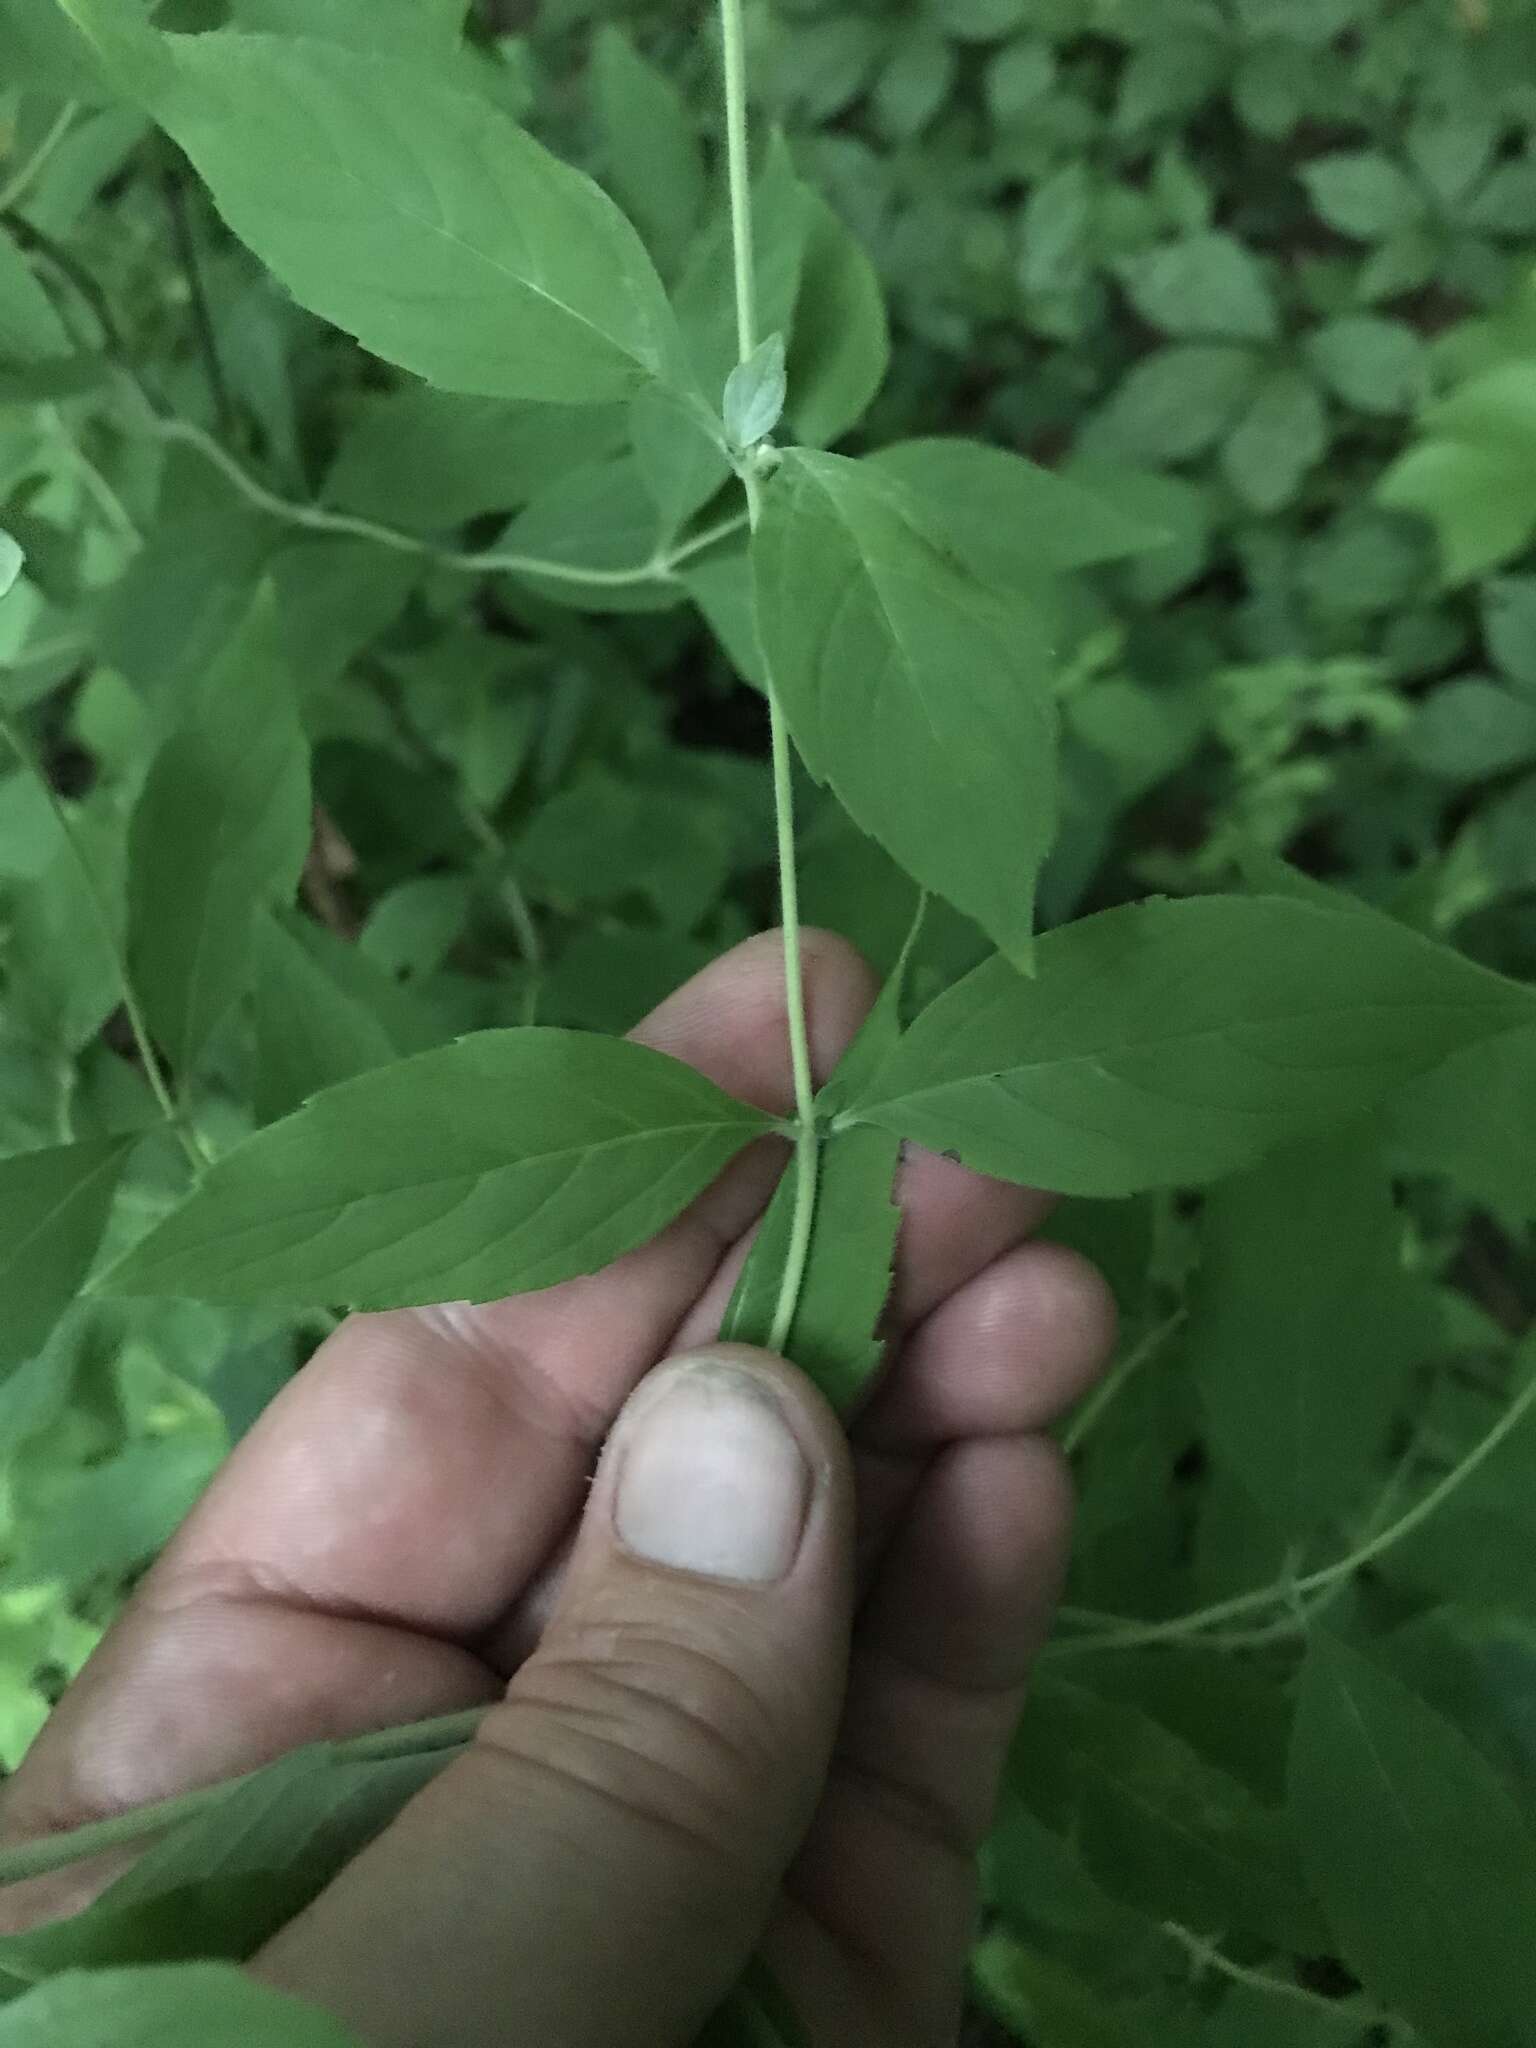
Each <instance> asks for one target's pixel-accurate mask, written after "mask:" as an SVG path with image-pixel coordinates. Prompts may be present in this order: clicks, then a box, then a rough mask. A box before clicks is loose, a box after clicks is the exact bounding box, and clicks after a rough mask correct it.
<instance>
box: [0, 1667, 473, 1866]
mask: <svg viewBox="0 0 1536 2048" xmlns="http://www.w3.org/2000/svg"><path fill="white" fill-rule="evenodd" d="M484 1713H485V1709H484V1708H483V1707H471V1708H469V1709H467V1710H466V1711H465V1712H464V1713H460V1714H439V1715H437V1716H435V1717H434V1718H433V1719H432V1720H430V1721H413V1722H411V1723H410V1724H409V1726H407V1727H403V1728H377V1729H372V1730H370V1732H369V1733H368V1734H366V1735H354V1736H351V1737H349V1738H348V1739H347V1740H345V1741H342V1742H316V1743H308V1744H306V1745H305V1746H304V1748H303V1749H301V1750H297V1751H294V1752H293V1754H294V1755H298V1756H302V1755H305V1754H306V1753H313V1754H315V1755H322V1754H326V1755H329V1756H330V1757H331V1758H332V1760H333V1761H334V1762H336V1763H338V1764H357V1763H384V1762H388V1761H389V1760H390V1759H391V1758H395V1757H404V1756H426V1755H431V1754H433V1753H435V1752H436V1751H438V1750H448V1749H457V1748H459V1747H461V1746H462V1745H463V1744H465V1743H467V1742H469V1741H470V1740H471V1739H472V1738H473V1736H474V1733H475V1730H476V1729H477V1728H478V1727H479V1725H480V1722H481V1719H482V1718H483V1716H484ZM262 1768H263V1769H266V1768H270V1766H263V1767H262ZM261 1775H262V1771H261V1770H260V1769H258V1770H254V1771H245V1772H242V1773H241V1775H240V1776H239V1777H238V1778H224V1779H221V1780H220V1781H219V1782H218V1783H217V1784H213V1785H200V1786H199V1787H198V1788H197V1790H196V1791H195V1792H183V1793H180V1794H179V1795H178V1796H177V1797H176V1798H174V1799H157V1800H156V1801H155V1802H154V1803H153V1804H152V1805H150V1806H133V1807H130V1808H129V1809H128V1811H127V1812H126V1813H114V1814H111V1815H109V1816H108V1818H107V1819H105V1820H94V1821H89V1822H87V1824H86V1825H85V1826H84V1827H80V1828H70V1829H69V1830H68V1831H67V1832H66V1833H64V1834H57V1835H45V1836H44V1837H43V1839H42V1840H41V1841H37V1842H22V1843H19V1844H18V1845H17V1846H16V1847H15V1848H14V1849H5V1850H0V1886H4V1885H10V1884H20V1883H22V1882H23V1881H24V1880H25V1879H27V1878H31V1877H43V1876H46V1875H47V1873H48V1872H49V1871H51V1870H63V1869H65V1868H67V1866H68V1865H69V1864H71V1863H80V1862H83V1861H84V1860H85V1858H86V1857H88V1856H100V1855H102V1854H103V1853H104V1852H105V1851H106V1850H108V1849H119V1848H121V1847H122V1846H123V1845H124V1843H126V1842H138V1841H142V1840H143V1839H144V1838H145V1836H147V1835H163V1834H164V1833H165V1832H166V1830H167V1829H168V1828H174V1827H179V1826H181V1825H182V1823H183V1822H185V1821H189V1820H196V1819H197V1818H198V1816H199V1815H200V1814H204V1813H207V1812H208V1810H209V1809H210V1808H211V1807H215V1806H218V1805H220V1804H221V1803H222V1802H223V1801H224V1800H226V1799H227V1798H228V1797H229V1796H230V1794H231V1793H232V1792H235V1791H238V1789H239V1788H240V1787H241V1786H242V1785H247V1784H249V1783H250V1782H251V1780H252V1779H254V1778H259V1777H260V1776H261Z"/></svg>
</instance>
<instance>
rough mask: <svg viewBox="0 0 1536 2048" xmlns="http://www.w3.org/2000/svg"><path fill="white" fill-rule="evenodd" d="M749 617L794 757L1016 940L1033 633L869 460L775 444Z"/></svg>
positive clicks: (1040, 852)
mask: <svg viewBox="0 0 1536 2048" xmlns="http://www.w3.org/2000/svg"><path fill="white" fill-rule="evenodd" d="M753 556H754V576H755V584H756V598H757V622H758V631H759V633H760V635H761V638H762V643H763V650H764V653H765V655H766V657H767V661H768V666H769V670H770V673H771V675H772V679H773V684H774V687H775V689H776V690H777V691H778V693H779V695H780V697H781V699H782V701H783V704H784V708H785V711H786V713H787V716H788V718H789V723H790V729H791V731H792V732H793V734H794V737H795V744H796V746H797V747H798V748H799V750H800V753H801V755H802V757H803V758H804V760H805V763H806V766H807V767H808V768H809V769H810V771H811V773H812V774H813V775H814V776H815V777H816V778H817V780H818V781H820V782H825V783H828V784H830V785H831V787H832V788H833V789H834V790H835V791H836V793H837V795H838V796H839V798H840V799H841V800H842V802H843V804H844V806H845V807H846V808H847V810H848V811H849V812H850V813H851V815H852V816H853V818H854V820H855V822H856V823H857V824H859V825H860V826H861V827H862V828H863V829H864V830H865V831H866V832H868V833H869V834H870V836H871V837H872V838H875V839H878V840H879V841H880V843H881V845H883V846H884V847H885V848H886V850H887V851H888V852H889V853H891V854H892V855H893V856H894V857H895V858H896V860H897V861H899V862H900V864H901V865H902V866H903V867H904V868H906V870H907V871H908V873H909V874H911V875H913V876H914V877H915V878H916V879H917V880H918V881H920V882H922V883H923V884H924V885H925V886H926V887H928V888H931V889H934V890H936V891H937V892H938V893H939V894H940V895H943V896H946V897H948V898H949V900H950V901H951V902H952V903H954V904H955V905H956V906H957V907H958V908H959V909H961V910H964V911H966V912H967V913H968V914H969V915H970V916H972V917H974V918H975V919H976V920H977V922H978V923H979V924H981V925H983V926H984V927H985V928H986V930H987V931H988V932H989V933H990V935H991V936H992V937H993V938H994V939H995V940H996V941H997V943H998V944H999V945H1000V946H1001V947H1002V948H1003V950H1004V951H1005V952H1006V953H1008V954H1009V956H1010V957H1011V958H1013V959H1015V960H1023V959H1024V958H1026V957H1027V955H1028V951H1029V946H1030V940H1031V934H1032V932H1033V927H1034V890H1035V877H1036V874H1037V872H1038V869H1039V866H1040V862H1041V860H1042V859H1043V857H1044V855H1045V851H1046V848H1047V847H1048V846H1049V844H1050V838H1051V832H1052V828H1053V824H1054V812H1055V777H1054V767H1053V759H1052V755H1053V747H1054V736H1055V718H1054V712H1053V708H1052V703H1051V697H1050V691H1049V681H1048V677H1049V669H1050V657H1049V651H1048V649H1047V648H1046V647H1045V645H1044V644H1043V642H1042V641H1041V639H1040V638H1039V637H1038V636H1037V634H1036V631H1035V628H1034V627H1033V625H1032V622H1031V620H1030V618H1029V617H1028V615H1027V614H1026V613H1025V612H1024V611H1023V610H1022V608H1021V607H1019V606H1017V605H1014V606H1010V605H1009V604H1007V603H1006V602H1005V601H1003V600H1002V599H1001V598H999V597H997V596H995V595H994V594H993V593H992V592H991V591H989V590H988V589H987V588H986V587H985V586H984V585H982V584H981V583H979V582H977V581H976V580H975V579H974V578H972V577H970V576H968V575H967V574H966V573H965V571H964V570H963V569H962V568H961V567H960V566H959V565H958V564H957V563H956V562H955V561H953V560H952V559H951V558H950V557H948V556H947V555H946V554H944V553H943V552H942V551H941V550H940V548H939V547H938V546H936V545H935V544H934V542H933V541H932V540H931V539H930V538H929V535H928V532H927V529H926V524H925V520H924V517H923V512H922V508H921V506H920V504H919V503H918V502H916V501H914V499H912V498H911V497H910V496H909V494H908V493H907V492H906V491H905V490H904V489H903V488H902V487H901V486H900V485H899V484H896V483H894V482H892V481H891V480H889V479H887V478H885V477H882V476H881V475H879V473H878V472H877V471H875V470H873V469H872V468H870V467H869V466H868V465H865V464H861V463H855V462H849V461H846V460H844V459H843V458H842V457H840V456H836V455H819V454H813V453H811V452H809V451H806V450H803V449H797V450H793V451H791V453H790V454H789V455H787V456H786V457H785V459H784V462H783V465H782V468H781V472H780V474H779V475H778V476H776V477H775V478H774V479H773V481H772V484H771V486H770V488H769V490H768V493H767V503H766V507H765V510H764V514H763V520H762V524H761V527H760V528H759V531H758V534H757V536H756V540H755V544H754V549H753Z"/></svg>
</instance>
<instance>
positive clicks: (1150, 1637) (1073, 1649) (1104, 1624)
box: [1046, 1372, 1536, 1657]
mask: <svg viewBox="0 0 1536 2048" xmlns="http://www.w3.org/2000/svg"><path fill="white" fill-rule="evenodd" d="M1533 1407H1536V1372H1533V1373H1532V1374H1531V1377H1530V1378H1529V1379H1528V1380H1527V1382H1526V1384H1525V1385H1524V1386H1523V1387H1522V1388H1521V1389H1520V1392H1519V1393H1518V1394H1517V1395H1516V1396H1515V1398H1514V1400H1513V1401H1511V1403H1510V1404H1509V1406H1508V1407H1507V1408H1506V1409H1505V1411H1504V1413H1503V1414H1502V1415H1501V1416H1500V1417H1499V1419H1498V1421H1497V1422H1495V1423H1494V1425H1493V1427H1492V1428H1491V1429H1490V1430H1489V1431H1488V1433H1487V1435H1486V1436H1483V1437H1481V1438H1479V1440H1478V1441H1477V1442H1476V1443H1475V1444H1474V1445H1473V1446H1472V1448H1471V1450H1469V1451H1468V1452H1467V1453H1466V1455H1465V1456H1464V1457H1463V1458H1461V1459H1460V1460H1459V1461H1458V1463H1457V1464H1455V1465H1454V1466H1453V1467H1452V1468H1451V1470H1450V1471H1449V1472H1447V1473H1446V1475H1445V1476H1444V1478H1443V1479H1441V1480H1439V1481H1438V1482H1437V1483H1436V1484H1435V1485H1434V1486H1432V1487H1431V1488H1430V1489H1429V1491H1428V1493H1426V1494H1424V1495H1423V1496H1422V1497H1421V1498H1420V1499H1419V1500H1417V1501H1415V1502H1414V1504H1413V1506H1412V1507H1411V1508H1409V1509H1408V1510H1407V1512H1406V1513H1404V1514H1401V1515H1399V1516H1398V1518H1397V1520H1396V1521H1395V1522H1391V1523H1389V1524H1388V1525H1387V1527H1386V1528H1384V1529H1381V1530H1379V1531H1378V1532H1377V1533H1376V1534H1375V1535H1374V1536H1370V1537H1368V1538H1367V1539H1366V1540H1365V1541H1364V1542H1363V1543H1361V1544H1359V1545H1357V1546H1356V1548H1355V1549H1353V1550H1351V1551H1349V1552H1348V1553H1347V1554H1346V1555H1345V1556H1343V1557H1340V1558H1335V1559H1334V1561H1333V1563H1332V1564H1325V1565H1322V1566H1321V1567H1320V1568H1319V1569H1318V1570H1317V1571H1315V1572H1307V1573H1305V1574H1303V1576H1302V1577H1301V1578H1299V1579H1287V1580H1286V1581H1284V1583H1276V1584H1274V1585H1269V1586H1260V1587H1257V1588H1255V1590H1254V1591H1253V1592H1251V1593H1237V1594H1234V1595H1233V1597H1232V1598H1231V1599H1230V1600H1217V1601H1215V1602H1213V1604H1212V1605H1211V1606H1209V1607H1199V1608H1196V1609H1195V1610H1194V1612H1193V1613H1190V1614H1176V1615H1173V1616H1172V1617H1170V1618H1169V1619H1168V1620H1167V1621H1145V1622H1127V1621H1124V1620H1123V1619H1122V1618H1121V1617H1120V1616H1118V1615H1109V1614H1098V1613H1095V1612H1094V1611H1093V1610H1092V1609H1088V1608H1081V1607H1063V1608H1062V1609H1061V1618H1062V1620H1063V1621H1067V1622H1071V1623H1074V1624H1076V1625H1077V1626H1078V1627H1079V1628H1081V1629H1083V1630H1084V1631H1085V1633H1084V1634H1082V1635H1080V1636H1073V1637H1069V1638H1068V1639H1067V1640H1066V1641H1065V1642H1060V1643H1053V1644H1051V1645H1050V1646H1049V1648H1048V1650H1047V1652H1046V1654H1047V1655H1048V1656H1051V1657H1075V1656H1081V1655H1082V1654H1084V1652H1087V1651H1107V1650H1134V1649H1140V1648H1142V1647H1143V1646H1144V1645H1146V1644H1150V1643H1172V1642H1178V1641H1180V1640H1181V1639H1182V1638H1184V1637H1186V1636H1196V1635H1201V1634H1203V1633H1204V1632H1205V1631H1206V1630H1207V1629H1212V1628H1218V1627H1219V1626H1220V1625H1221V1624H1222V1623H1223V1622H1227V1621H1239V1620H1241V1619H1242V1618H1243V1617H1244V1616H1245V1615H1249V1614H1259V1613H1263V1612H1264V1611H1265V1609H1267V1608H1271V1607H1278V1606H1285V1605H1288V1604H1290V1603H1291V1602H1293V1601H1298V1600H1305V1599H1306V1598H1307V1597H1308V1596H1309V1595H1310V1594H1313V1593H1324V1592H1327V1591H1328V1590H1329V1589H1330V1588H1332V1587H1335V1586H1337V1585H1338V1584H1339V1583H1340V1582H1341V1581H1342V1580H1345V1579H1349V1578H1352V1577H1353V1576H1354V1574H1355V1573H1356V1572H1359V1571H1363V1570H1364V1569H1365V1567H1366V1566H1367V1565H1370V1564H1374V1563H1375V1561H1376V1559H1377V1558H1378V1557H1381V1556H1382V1555H1383V1554H1384V1553H1385V1552H1386V1551H1388V1550H1390V1549H1392V1547H1393V1546H1394V1545H1395V1544H1398V1543H1401V1542H1402V1541H1403V1539H1404V1538H1405V1537H1407V1536H1411V1535H1412V1534H1413V1532H1414V1531H1415V1530H1416V1529H1418V1528H1421V1527H1422V1526H1423V1524H1424V1523H1425V1522H1427V1521H1428V1520H1429V1518H1430V1517H1431V1515H1434V1514H1436V1513H1437V1512H1438V1511H1439V1509H1440V1508H1442V1507H1443V1506H1444V1505H1445V1503H1446V1501H1447V1500H1449V1499H1450V1497H1451V1495H1452V1494H1453V1493H1455V1492H1456V1490H1457V1488H1458V1487H1460V1486H1462V1485H1464V1484H1465V1483H1466V1481H1467V1480H1468V1479H1470V1478H1471V1476H1472V1474H1473V1473H1474V1472H1475V1471H1476V1470H1477V1468H1478V1467H1479V1465H1481V1464H1482V1463H1483V1462H1484V1461H1485V1460H1486V1459H1487V1458H1490V1457H1491V1456H1492V1455H1493V1453H1494V1452H1495V1451H1496V1450H1497V1449H1498V1447H1499V1445H1500V1444H1502V1443H1503V1442H1504V1440H1505V1439H1506V1437H1508V1436H1510V1435H1511V1434H1512V1433H1513V1432H1514V1431H1515V1430H1516V1429H1518V1428H1519V1426H1520V1424H1521V1423H1522V1422H1523V1421H1524V1420H1525V1418H1526V1416H1527V1415H1528V1414H1529V1413H1530V1411H1531V1409H1532V1408H1533ZM1305 1619H1306V1617H1304V1616H1299V1617H1297V1619H1296V1620H1295V1621H1294V1622H1293V1623H1292V1627H1293V1628H1296V1629H1299V1628H1301V1627H1304V1625H1305ZM1268 1633H1269V1632H1268V1631H1265V1635H1266V1637H1267V1635H1268Z"/></svg>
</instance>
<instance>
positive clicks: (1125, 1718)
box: [1012, 1679, 1322, 1949]
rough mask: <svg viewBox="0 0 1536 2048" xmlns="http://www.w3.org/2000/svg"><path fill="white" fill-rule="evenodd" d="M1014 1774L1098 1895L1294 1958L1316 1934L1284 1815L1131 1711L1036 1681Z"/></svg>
mask: <svg viewBox="0 0 1536 2048" xmlns="http://www.w3.org/2000/svg"><path fill="white" fill-rule="evenodd" d="M1012 1773H1013V1780H1014V1783H1015V1784H1016V1786H1017V1789H1018V1791H1019V1793H1020V1796H1021V1797H1022V1798H1024V1799H1026V1800H1027V1801H1028V1803H1029V1805H1030V1806H1031V1807H1032V1808H1033V1809H1034V1811H1035V1812H1036V1813H1037V1814H1038V1815H1039V1816H1040V1818H1041V1819H1042V1820H1044V1821H1045V1822H1046V1823H1047V1825H1048V1826H1050V1827H1052V1828H1053V1829H1055V1830H1056V1831H1057V1833H1059V1834H1064V1835H1066V1836H1067V1837H1068V1838H1069V1839H1070V1840H1071V1841H1072V1842H1073V1843H1074V1844H1075V1845H1076V1847H1077V1850H1078V1853H1079V1855H1080V1856H1081V1857H1082V1860H1083V1862H1084V1863H1085V1864H1086V1865H1087V1867H1088V1870H1089V1872H1090V1873H1091V1874H1092V1876H1093V1877H1094V1878H1095V1879H1096V1880H1097V1881H1098V1883H1099V1884H1100V1885H1101V1886H1102V1887H1103V1888H1104V1890H1105V1891H1107V1892H1109V1893H1110V1894H1111V1896H1113V1897H1115V1898H1117V1899H1123V1900H1124V1901H1125V1902H1126V1903H1127V1904H1129V1905H1132V1906H1136V1907H1139V1908H1140V1909H1141V1911H1143V1912H1145V1913H1148V1914H1150V1915H1151V1916H1152V1917H1153V1918H1154V1919H1156V1920H1178V1921H1182V1922H1184V1923H1185V1924H1187V1925H1189V1926H1193V1927H1207V1928H1211V1927H1215V1928H1223V1929H1226V1928H1243V1929H1246V1930H1248V1931H1249V1932H1251V1933H1254V1934H1261V1935H1264V1936H1265V1937H1266V1938H1267V1939H1269V1940H1270V1941H1274V1942H1278V1943H1280V1944H1283V1945H1284V1946H1286V1947H1297V1948H1303V1949H1305V1948H1308V1947H1310V1946H1311V1945H1312V1944H1313V1943H1314V1942H1315V1941H1316V1940H1317V1939H1318V1937H1319V1936H1320V1934H1321V1932H1322V1929H1321V1925H1320V1923H1319V1921H1318V1918H1317V1914H1316V1911H1315V1909H1314V1908H1313V1906H1312V1904H1311V1902H1310V1900H1309V1899H1308V1897H1307V1894H1306V1891H1305V1888H1304V1886H1303V1884H1302V1881H1301V1873H1300V1870H1299V1868H1298V1866H1297V1863H1296V1859H1295V1853H1294V1850H1293V1849H1292V1846H1291V1843H1290V1841H1289V1840H1288V1838H1287V1834H1286V1830H1285V1825H1284V1818H1283V1816H1282V1815H1281V1814H1280V1813H1278V1812H1271V1811H1270V1810H1269V1809H1268V1808H1267V1807H1266V1806H1264V1805H1262V1804H1261V1803H1260V1801H1259V1800H1258V1799H1256V1798H1255V1797H1254V1795H1253V1793H1251V1792H1250V1791H1249V1790H1248V1789H1247V1787H1246V1786H1245V1785H1243V1784H1242V1783H1241V1782H1240V1781H1239V1780H1238V1779H1236V1778H1234V1777H1232V1776H1230V1775H1229V1774H1228V1773H1227V1772H1226V1771H1224V1770H1222V1769H1221V1768H1220V1767H1219V1766H1218V1765H1216V1764H1214V1763H1212V1762H1210V1761H1209V1760H1208V1759H1207V1758H1206V1757H1204V1756H1202V1755H1201V1754H1200V1752H1199V1751H1198V1750H1196V1749H1195V1748H1193V1747H1192V1746H1191V1744H1189V1743H1188V1742H1186V1741H1184V1740H1183V1739H1182V1737H1180V1736H1178V1735H1175V1734H1173V1733H1172V1732H1171V1731H1170V1730H1169V1729H1167V1728H1165V1727H1163V1726H1162V1724H1161V1723H1160V1722H1158V1721H1155V1720H1153V1719H1152V1717H1151V1716H1150V1715H1148V1714H1144V1713H1142V1712H1141V1711H1140V1710H1139V1709H1138V1708H1136V1707H1134V1706H1127V1705H1122V1704H1121V1703H1120V1702H1119V1701H1116V1700H1110V1699H1103V1698H1100V1697H1099V1695H1098V1694H1097V1693H1094V1692H1092V1691H1090V1690H1089V1689H1088V1688H1087V1687H1085V1686H1079V1685H1068V1684H1064V1683H1062V1681H1061V1680H1059V1679H1048V1680H1042V1681H1041V1683H1040V1685H1039V1688H1038V1690H1037V1692H1036V1695H1035V1697H1034V1699H1033V1700H1032V1701H1031V1704H1030V1707H1029V1711H1028V1712H1027V1713H1026V1715H1025V1717H1024V1721H1023V1724H1022V1726H1021V1728H1020V1731H1019V1736H1018V1739H1017V1741H1016V1743H1015V1746H1014V1761H1013V1764H1012Z"/></svg>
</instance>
